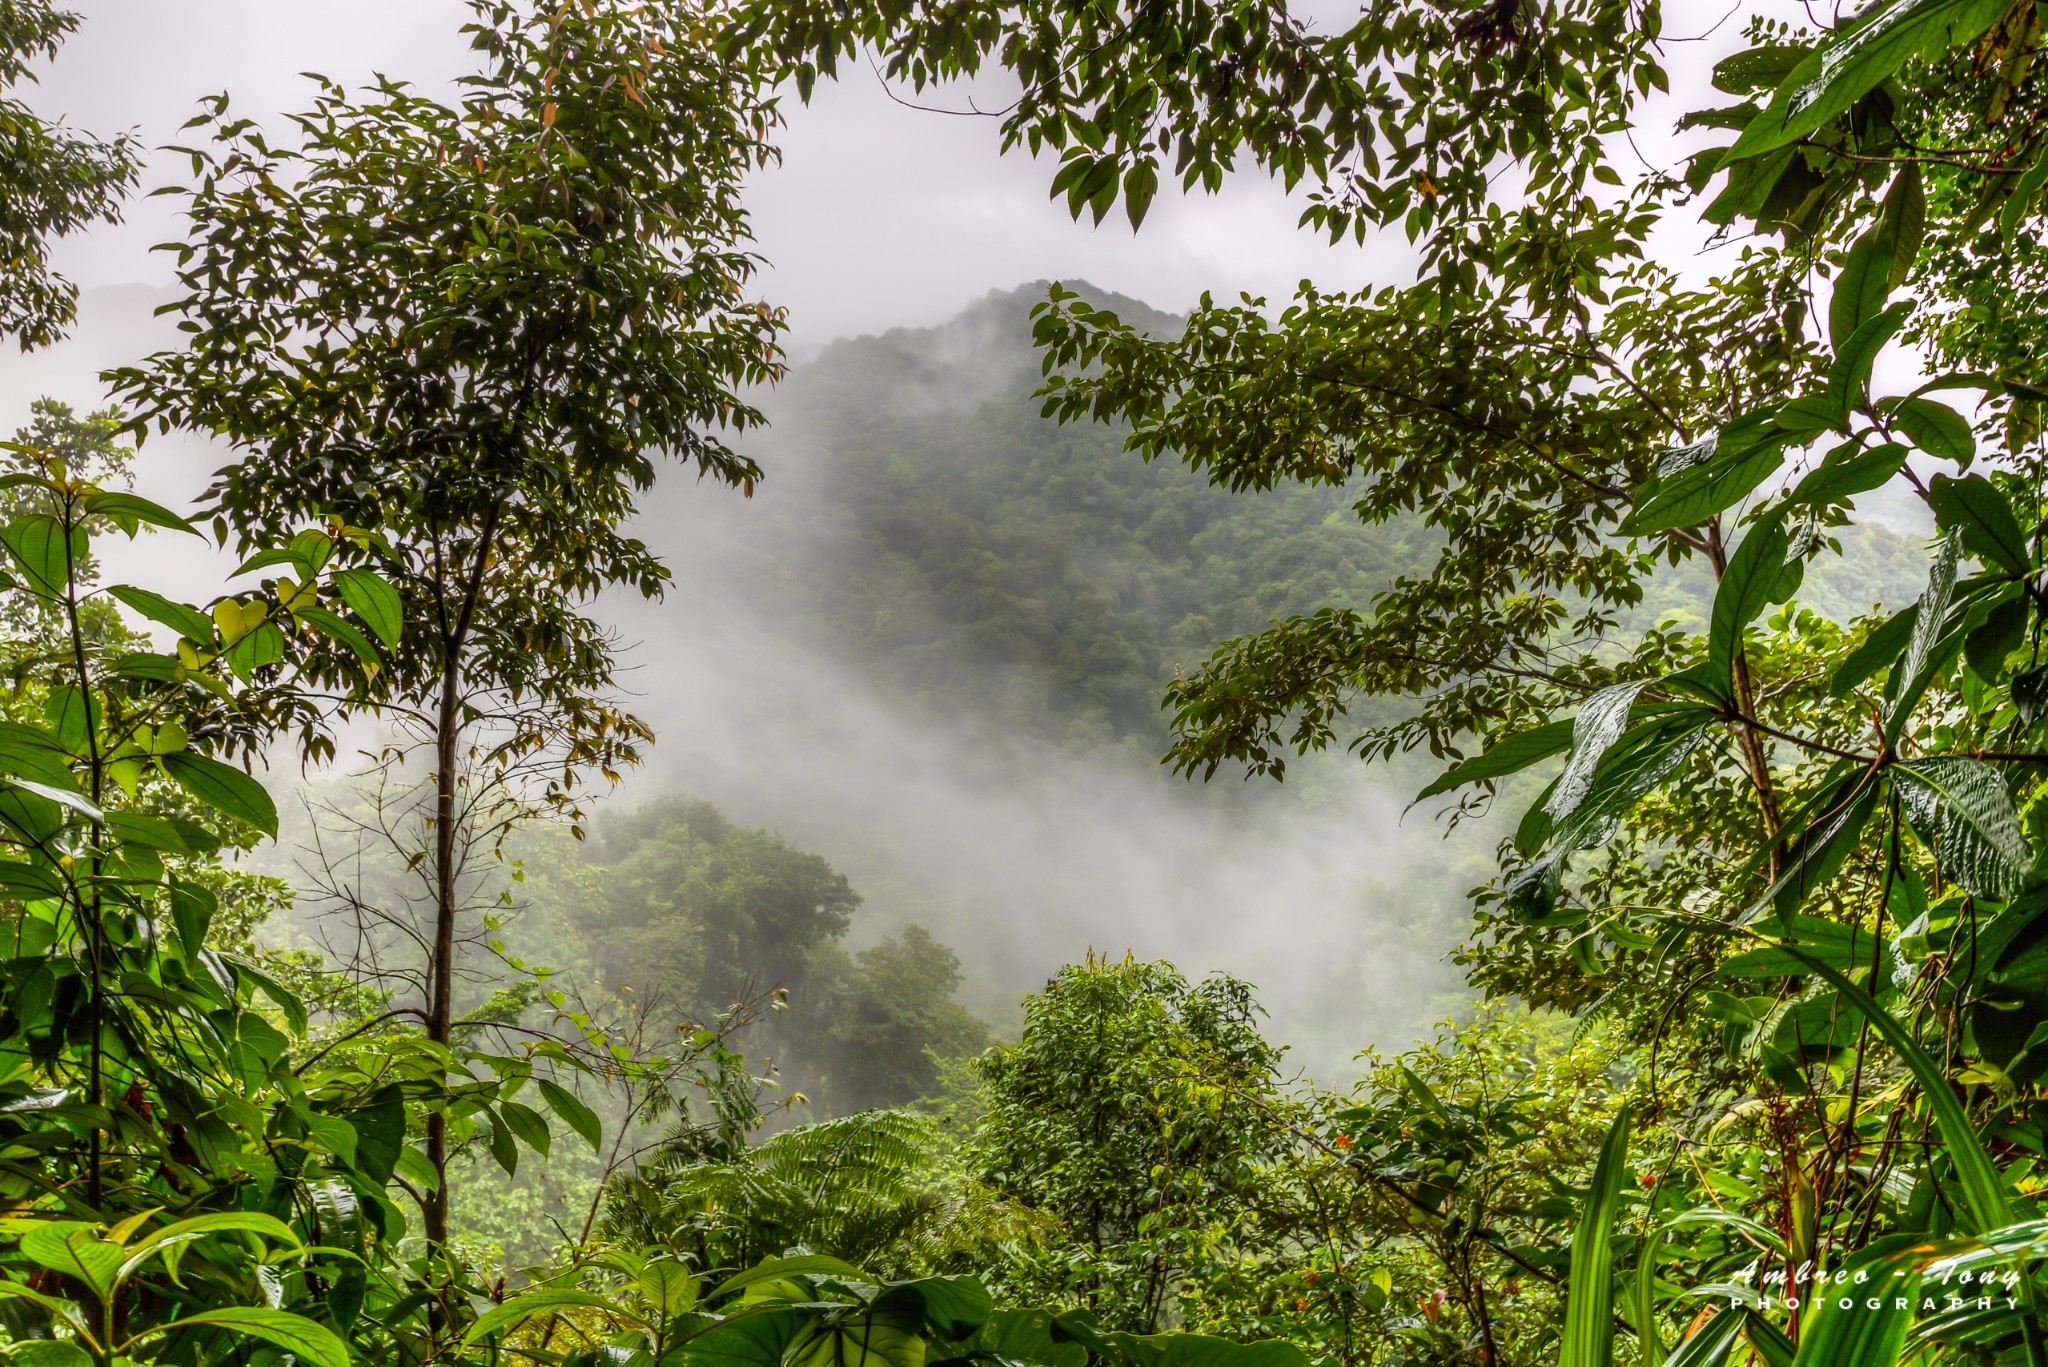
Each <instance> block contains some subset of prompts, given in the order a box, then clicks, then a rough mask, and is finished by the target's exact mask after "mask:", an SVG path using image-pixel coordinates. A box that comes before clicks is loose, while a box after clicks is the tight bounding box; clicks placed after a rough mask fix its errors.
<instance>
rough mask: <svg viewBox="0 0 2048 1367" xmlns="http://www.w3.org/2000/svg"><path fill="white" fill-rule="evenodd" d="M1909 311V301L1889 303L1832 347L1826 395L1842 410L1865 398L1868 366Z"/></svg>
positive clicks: (1867, 398)
mask: <svg viewBox="0 0 2048 1367" xmlns="http://www.w3.org/2000/svg"><path fill="white" fill-rule="evenodd" d="M1912 312H1913V305H1912V304H1911V303H1910V302H1908V303H1899V304H1893V305H1892V306H1891V307H1890V308H1888V309H1886V310H1884V311H1883V312H1882V313H1879V314H1877V315H1876V316H1874V317H1871V318H1867V319H1865V320H1864V321H1863V322H1862V323H1860V324H1858V325H1857V328H1856V330H1855V331H1854V332H1852V333H1850V334H1849V339H1848V340H1847V341H1845V342H1842V343H1841V344H1839V345H1838V346H1837V347H1836V348H1835V363H1834V364H1833V365H1831V366H1829V367H1828V396H1829V397H1830V398H1831V399H1833V400H1834V402H1835V404H1836V406H1837V408H1838V409H1839V410H1840V411H1841V412H1842V413H1843V414H1845V415H1846V414H1847V413H1848V412H1849V411H1850V410H1851V409H1858V408H1861V407H1862V406H1863V405H1864V404H1865V403H1866V402H1867V401H1868V400H1869V398H1870V371H1871V367H1872V366H1874V365H1875V364H1876V363H1877V356H1878V353H1879V352H1881V351H1883V350H1884V349H1885V347H1886V346H1888V345H1889V344H1890V343H1891V340H1892V338H1894V337H1896V336H1897V335H1898V332H1899V329H1900V328H1902V327H1904V326H1905V325H1906V319H1907V318H1908V317H1910V316H1911V315H1912Z"/></svg>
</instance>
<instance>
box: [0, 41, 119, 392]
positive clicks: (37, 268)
mask: <svg viewBox="0 0 2048 1367" xmlns="http://www.w3.org/2000/svg"><path fill="white" fill-rule="evenodd" d="M77 27H78V16H77V15H75V14H72V13H70V12H69V11H66V10H60V9H57V8H55V7H54V6H52V5H50V4H49V3H47V0H0V342H5V341H7V340H8V339H9V338H12V339H13V340H14V341H16V342H17V343H18V344H19V345H20V347H21V349H22V350H23V351H28V350H31V349H32V348H35V347H39V346H48V345H49V344H50V343H51V342H54V341H56V340H57V338H58V337H59V336H61V335H62V334H63V331H64V329H65V328H66V327H67V326H69V325H70V322H71V319H72V315H73V313H74V311H75V310H76V308H77V304H78V290H77V288H76V287H75V286H74V285H72V284H71V282H70V281H68V280H66V279H65V278H64V277H63V276H61V275H58V274H56V273H55V272H54V271H52V270H51V269H50V241H51V239H52V238H57V237H62V236H64V235H65V234H67V233H71V232H75V231H77V230H78V229H80V228H83V227H85V226H86V225H87V224H90V223H96V222H100V221H102V220H105V219H110V218H113V217H115V216H116V215H117V213H118V212H119V209H120V204H121V197H122V196H123V195H124V194H126V193H127V191H128V188H129V187H130V186H131V185H132V184H133V183H134V181H135V149H134V144H133V143H132V142H131V141H130V140H129V139H128V138H127V137H126V136H120V137H114V138H96V137H93V136H91V135H90V134H86V133H80V132H77V131H75V130H72V129H68V128H65V127H64V126H63V125H61V124H59V123H56V122H53V121H51V120H49V119H45V118H42V117H40V116H39V115H37V114H36V113H35V111H33V110H31V109H30V108H29V107H28V106H27V105H26V104H24V103H23V102H22V101H21V100H19V99H16V98H12V97H11V94H10V92H13V91H15V90H18V89H19V88H20V87H21V86H23V85H25V84H28V83H30V82H32V81H34V80H35V72H34V71H33V70H32V68H33V66H34V64H35V63H36V62H38V61H47V60H49V59H50V58H53V57H55V56H56V55H57V48H58V46H59V44H61V43H62V42H63V41H64V39H65V38H66V37H67V36H68V35H69V34H70V33H72V31H74V30H75V29H76V28H77Z"/></svg>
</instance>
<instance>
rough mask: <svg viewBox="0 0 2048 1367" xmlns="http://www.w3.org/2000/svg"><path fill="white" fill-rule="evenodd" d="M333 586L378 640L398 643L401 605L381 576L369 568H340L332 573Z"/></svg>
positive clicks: (396, 594)
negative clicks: (336, 572)
mask: <svg viewBox="0 0 2048 1367" xmlns="http://www.w3.org/2000/svg"><path fill="white" fill-rule="evenodd" d="M334 586H335V587H336V588H337V589H339V590H340V591H341V598H342V601H343V602H345V603H347V604H348V605H349V608H350V609H351V610H352V611H353V612H354V613H355V615H356V616H358V617H360V618H362V619H363V621H364V622H365V623H366V624H367V625H368V626H369V628H370V630H371V631H373V632H375V633H376V634H377V639H378V640H380V641H382V642H383V643H384V644H385V645H386V646H395V645H397V644H398V633H399V632H400V631H402V630H403V629H404V627H405V605H404V603H403V602H402V601H401V600H400V599H399V596H398V590H397V589H394V588H392V587H391V585H390V584H389V583H388V582H386V581H385V579H384V577H383V576H382V575H379V574H376V573H374V572H373V571H370V570H343V571H342V572H341V573H340V574H337V575H335V576H334Z"/></svg>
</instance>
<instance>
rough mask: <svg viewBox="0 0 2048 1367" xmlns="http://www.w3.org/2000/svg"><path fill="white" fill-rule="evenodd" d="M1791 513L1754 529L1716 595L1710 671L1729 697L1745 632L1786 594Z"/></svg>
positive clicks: (1781, 511) (1782, 511) (1709, 641)
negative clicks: (1783, 584) (1782, 587)
mask: <svg viewBox="0 0 2048 1367" xmlns="http://www.w3.org/2000/svg"><path fill="white" fill-rule="evenodd" d="M1785 511H1786V510H1785V509H1783V508H1780V509H1778V510H1777V511H1776V512H1774V513H1772V514H1771V515H1770V516H1768V517H1766V518H1764V519H1763V520H1762V521H1760V522H1757V523H1756V524H1755V525H1753V526H1752V527H1750V529H1749V531H1748V533H1747V534H1746V535H1745V536H1744V537H1743V538H1742V544H1741V545H1739V546H1737V547H1736V548H1735V554H1734V555H1732V556H1730V557H1729V558H1728V567H1727V570H1726V572H1725V573H1723V574H1722V576H1721V583H1720V586H1719V587H1718V588H1717V589H1716V590H1715V591H1714V609H1713V617H1712V619H1711V621H1710V623H1709V625H1708V628H1707V667H1708V669H1709V670H1710V671H1711V672H1712V674H1713V677H1714V680H1715V682H1716V683H1717V684H1718V685H1719V686H1720V688H1721V691H1722V693H1723V695H1724V696H1729V695H1732V694H1733V692H1734V687H1735V685H1734V674H1735V660H1736V657H1737V656H1738V655H1739V654H1740V653H1741V651H1742V632H1743V628H1745V627H1747V626H1748V625H1749V624H1750V623H1751V622H1753V621H1755V620H1756V618H1757V616H1758V614H1760V613H1761V612H1763V610H1764V609H1765V608H1766V607H1768V606H1769V605H1770V604H1772V603H1774V602H1776V601H1777V600H1778V599H1779V598H1780V597H1781V596H1782V595H1781V594H1780V593H1779V591H1778V586H1779V584H1780V583H1781V582H1782V581H1783V580H1784V578H1785V568H1786V554H1787V552H1788V551H1790V550H1791V547H1792V539H1791V538H1790V537H1788V536H1786V535H1785Z"/></svg>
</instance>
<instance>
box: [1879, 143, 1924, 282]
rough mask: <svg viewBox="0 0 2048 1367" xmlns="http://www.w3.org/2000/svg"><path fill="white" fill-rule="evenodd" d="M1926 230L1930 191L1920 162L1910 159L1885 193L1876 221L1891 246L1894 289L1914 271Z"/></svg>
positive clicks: (1893, 178) (1900, 169) (1887, 243)
mask: <svg viewBox="0 0 2048 1367" xmlns="http://www.w3.org/2000/svg"><path fill="white" fill-rule="evenodd" d="M1926 229H1927V192H1926V189H1925V187H1924V186H1923V185H1922V184H1921V178H1920V163H1919V162H1917V161H1909V162H1907V163H1906V164H1905V165H1904V166H1901V167H1900V168H1899V173H1898V174H1897V175H1896V176H1893V177H1892V188H1891V189H1890V190H1888V191H1886V192H1885V197H1884V209H1883V212H1882V214H1881V215H1880V217H1879V218H1878V221H1877V231H1878V232H1880V233H1882V234H1883V235H1884V238H1885V243H1886V245H1887V246H1888V247H1889V248H1890V249H1891V258H1892V275H1891V288H1892V289H1897V288H1898V287H1899V286H1901V285H1903V284H1905V283H1906V277H1907V276H1908V275H1911V274H1912V272H1913V260H1914V258H1915V257H1917V256H1919V255H1920V239H1921V237H1922V236H1924V235H1925V233H1926Z"/></svg>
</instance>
